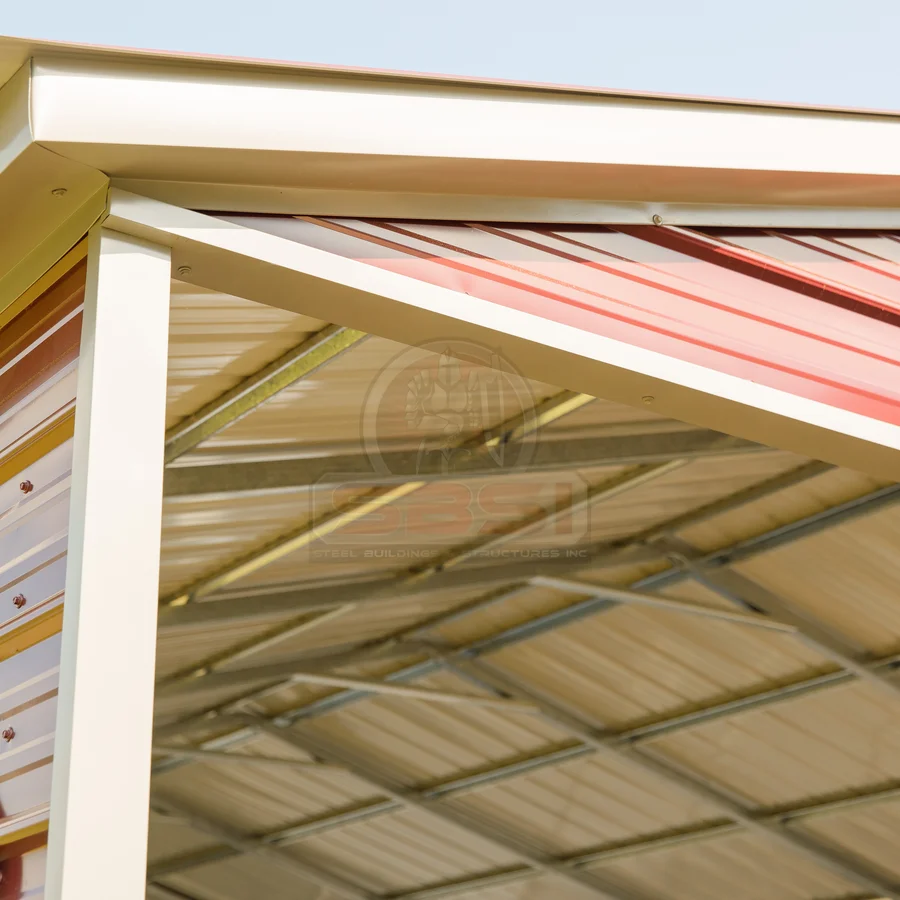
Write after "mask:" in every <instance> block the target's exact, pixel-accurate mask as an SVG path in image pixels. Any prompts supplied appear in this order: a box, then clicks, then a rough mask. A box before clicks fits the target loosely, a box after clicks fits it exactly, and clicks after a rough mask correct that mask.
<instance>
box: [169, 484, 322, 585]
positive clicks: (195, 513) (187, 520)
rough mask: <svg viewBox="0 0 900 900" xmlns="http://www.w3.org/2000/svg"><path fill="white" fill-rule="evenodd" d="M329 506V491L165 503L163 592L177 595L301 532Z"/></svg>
mask: <svg viewBox="0 0 900 900" xmlns="http://www.w3.org/2000/svg"><path fill="white" fill-rule="evenodd" d="M328 504H329V496H328V492H327V491H311V492H307V493H305V494H292V493H286V494H275V495H272V496H264V497H260V496H256V495H246V494H245V495H241V496H237V497H214V498H208V497H205V498H184V499H179V500H176V501H173V500H169V501H166V502H165V504H164V507H163V531H162V549H161V557H162V560H161V574H160V590H161V592H162V593H163V594H165V593H167V592H171V591H175V590H177V589H178V588H180V587H182V586H184V585H186V584H189V583H190V582H191V581H193V580H195V579H197V578H200V577H202V576H204V575H206V574H208V573H211V572H214V571H216V570H217V569H218V568H221V567H222V566H223V565H226V564H227V563H229V562H230V561H231V560H233V559H236V558H239V557H241V556H242V555H245V554H248V553H251V552H252V551H253V550H255V549H256V548H258V547H261V546H262V545H264V544H266V543H268V542H269V541H271V540H273V539H275V538H277V537H278V536H280V535H282V534H285V533H286V532H290V531H293V530H295V529H298V528H300V527H301V526H303V525H304V524H305V523H308V522H310V521H311V520H313V519H314V518H315V517H316V516H317V514H319V513H321V512H324V511H326V510H327V509H328V508H329V506H328Z"/></svg>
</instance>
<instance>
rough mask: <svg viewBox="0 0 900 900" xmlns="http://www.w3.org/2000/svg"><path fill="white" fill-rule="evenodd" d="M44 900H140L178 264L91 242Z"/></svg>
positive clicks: (95, 236) (128, 245)
mask: <svg viewBox="0 0 900 900" xmlns="http://www.w3.org/2000/svg"><path fill="white" fill-rule="evenodd" d="M88 266H89V268H88V275H87V288H86V293H85V312H84V326H83V334H82V343H81V358H80V364H79V376H78V396H77V401H76V403H77V406H76V413H75V443H74V461H73V467H72V483H73V487H72V502H71V513H70V515H71V521H70V532H69V533H70V538H69V561H68V572H67V578H66V599H65V612H64V619H63V647H62V660H61V663H60V689H59V710H60V711H59V718H58V722H57V732H56V748H55V759H54V771H53V788H52V794H51V801H50V833H49V847H48V872H47V893H46V896H47V900H87V898H91V900H143V898H144V896H145V890H146V888H145V873H146V855H147V827H148V825H147V816H148V803H149V794H150V747H151V733H152V718H153V681H154V667H155V653H156V612H157V591H158V581H159V540H160V537H159V535H160V516H161V510H162V476H163V440H164V433H165V422H164V415H165V391H166V357H167V342H168V321H169V278H170V254H169V250H168V248H164V247H159V246H157V245H155V244H150V243H147V242H145V241H143V240H139V239H137V238H134V237H130V236H127V235H124V234H120V233H118V232H115V231H110V230H108V229H105V228H102V227H98V228H95V229H94V231H93V232H92V234H91V236H90V240H89V251H88Z"/></svg>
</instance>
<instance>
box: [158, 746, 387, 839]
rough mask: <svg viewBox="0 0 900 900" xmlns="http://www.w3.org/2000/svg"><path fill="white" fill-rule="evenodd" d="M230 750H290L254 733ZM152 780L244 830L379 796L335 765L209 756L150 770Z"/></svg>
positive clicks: (272, 827) (282, 753) (281, 824)
mask: <svg viewBox="0 0 900 900" xmlns="http://www.w3.org/2000/svg"><path fill="white" fill-rule="evenodd" d="M233 752H235V753H247V754H254V753H259V754H262V755H266V756H274V757H279V758H285V757H288V758H290V757H292V756H294V755H295V754H292V753H291V752H290V748H289V747H286V745H285V744H284V743H283V742H281V741H275V740H273V739H265V740H263V739H255V740H254V741H253V742H252V743H244V744H242V745H241V746H240V747H238V748H236V749H235V750H234V751H233ZM297 756H298V759H301V758H302V757H301V756H300V755H299V754H297ZM153 785H154V789H155V790H159V791H160V792H161V794H162V795H163V796H170V797H177V798H178V800H179V802H183V803H184V804H185V806H188V807H190V808H191V809H193V810H195V811H196V812H197V813H199V814H201V815H203V816H205V817H207V818H209V819H215V820H217V821H220V822H227V823H229V825H230V826H231V827H232V828H233V829H235V830H237V831H243V832H244V833H247V834H251V833H259V834H262V833H266V832H270V831H277V830H279V829H282V828H286V827H288V826H289V825H293V824H295V823H297V822H301V821H304V820H306V819H310V818H313V817H317V816H321V815H323V814H325V813H327V812H328V811H330V810H335V809H341V808H344V807H347V806H355V805H358V804H360V803H365V802H368V801H370V800H373V799H375V798H377V797H378V796H379V794H378V792H377V791H375V790H373V789H372V788H371V787H369V786H368V785H367V784H365V783H364V782H361V781H359V780H358V779H356V778H354V777H353V776H352V775H348V774H347V773H346V772H342V771H340V770H339V769H333V768H329V767H322V768H321V769H301V768H298V769H292V768H289V767H287V766H277V767H276V766H273V765H270V764H265V763H259V764H254V763H234V762H218V761H215V760H209V759H204V760H202V761H197V762H194V763H193V764H192V765H189V766H182V767H180V768H174V769H171V770H170V771H168V772H164V773H161V774H158V775H155V776H154V779H153Z"/></svg>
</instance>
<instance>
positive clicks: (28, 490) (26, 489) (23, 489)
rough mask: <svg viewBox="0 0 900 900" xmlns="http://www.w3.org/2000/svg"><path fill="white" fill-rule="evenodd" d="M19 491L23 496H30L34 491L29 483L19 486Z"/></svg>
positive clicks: (25, 482) (24, 482)
mask: <svg viewBox="0 0 900 900" xmlns="http://www.w3.org/2000/svg"><path fill="white" fill-rule="evenodd" d="M19 490H20V491H21V492H22V493H23V494H30V493H31V492H32V491H33V490H34V485H33V484H32V483H31V482H30V481H23V482H22V483H21V484H20V485H19Z"/></svg>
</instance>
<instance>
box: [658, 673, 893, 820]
mask: <svg viewBox="0 0 900 900" xmlns="http://www.w3.org/2000/svg"><path fill="white" fill-rule="evenodd" d="M898 709H900V697H897V696H894V695H893V694H892V693H889V692H888V690H887V689H886V688H882V687H880V686H877V685H871V684H863V683H855V684H848V685H846V686H837V687H832V688H829V689H827V690H822V691H819V692H817V693H815V694H810V695H807V696H804V697H800V698H797V699H794V700H792V701H789V702H785V703H782V704H779V705H778V706H775V707H771V708H769V709H759V710H751V711H748V712H745V713H742V714H740V715H735V716H730V717H728V718H727V719H721V720H719V721H716V722H712V723H709V724H706V725H701V726H697V727H695V728H693V729H691V730H688V731H682V732H679V733H676V734H671V735H668V736H666V737H662V738H659V739H657V740H655V741H654V743H653V750H654V752H657V753H659V754H661V755H664V756H666V757H669V758H672V759H674V760H676V761H679V762H682V763H684V764H685V765H687V766H689V767H690V768H692V769H695V770H696V771H698V772H701V773H703V774H704V775H707V776H708V777H709V778H711V779H713V780H714V781H716V782H718V783H720V784H722V785H725V786H726V787H728V788H730V789H731V790H733V791H735V792H737V793H738V794H741V795H743V796H745V797H746V798H747V799H748V800H749V801H751V802H753V803H756V804H759V805H762V806H782V805H791V806H793V805H798V804H802V803H806V802H808V801H812V800H815V799H817V798H824V797H829V796H833V795H835V794H843V793H844V792H852V791H859V790H863V789H866V788H867V787H870V786H872V785H877V784H881V783H883V782H886V781H890V780H895V779H900V716H898V715H897V710H898Z"/></svg>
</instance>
